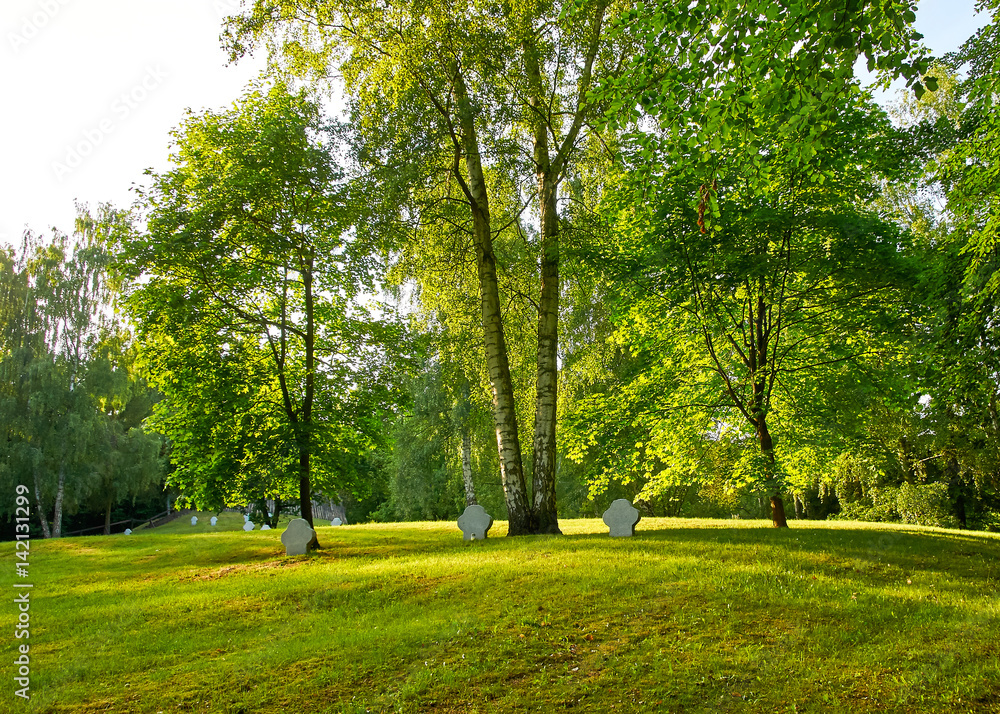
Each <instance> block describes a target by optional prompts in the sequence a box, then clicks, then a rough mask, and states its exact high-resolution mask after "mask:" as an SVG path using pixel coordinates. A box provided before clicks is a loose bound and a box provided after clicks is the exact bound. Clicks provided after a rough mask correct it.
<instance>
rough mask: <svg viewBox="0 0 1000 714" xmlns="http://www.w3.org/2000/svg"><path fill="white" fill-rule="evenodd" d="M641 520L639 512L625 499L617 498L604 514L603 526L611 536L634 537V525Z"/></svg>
mask: <svg viewBox="0 0 1000 714" xmlns="http://www.w3.org/2000/svg"><path fill="white" fill-rule="evenodd" d="M641 518H642V516H640V515H639V510H638V509H637V508H635V507H634V506H633V505H632V504H631V503H630V502H629V500H628V499H626V498H619V499H618V500H617V501H615V502H614V503H612V504H611V507H610V508H609V509H608V510H606V511H605V512H604V524H605V525H606V526H607V527H608V528H610V529H611V533H610V535H612V536H634V535H635V524H636V523H638V522H639V520H640V519H641Z"/></svg>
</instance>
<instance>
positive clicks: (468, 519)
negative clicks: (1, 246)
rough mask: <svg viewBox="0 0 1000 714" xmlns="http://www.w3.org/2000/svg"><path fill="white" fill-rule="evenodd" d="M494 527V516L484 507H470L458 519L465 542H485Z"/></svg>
mask: <svg viewBox="0 0 1000 714" xmlns="http://www.w3.org/2000/svg"><path fill="white" fill-rule="evenodd" d="M492 526H493V516H491V515H490V514H489V513H487V512H486V509H485V508H483V507H482V506H479V505H476V506H469V507H468V508H466V509H465V512H464V513H462V515H460V516H459V517H458V527H459V528H461V529H462V539H463V540H483V539H485V538H486V534H487V533H488V532H489V530H490V528H491V527H492Z"/></svg>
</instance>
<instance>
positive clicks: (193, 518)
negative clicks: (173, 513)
mask: <svg viewBox="0 0 1000 714" xmlns="http://www.w3.org/2000/svg"><path fill="white" fill-rule="evenodd" d="M191 525H192V526H196V525H198V516H191Z"/></svg>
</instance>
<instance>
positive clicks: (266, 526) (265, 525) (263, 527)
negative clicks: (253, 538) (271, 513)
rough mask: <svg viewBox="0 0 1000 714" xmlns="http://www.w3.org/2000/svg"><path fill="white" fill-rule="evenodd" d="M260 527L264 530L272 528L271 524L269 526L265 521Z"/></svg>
mask: <svg viewBox="0 0 1000 714" xmlns="http://www.w3.org/2000/svg"><path fill="white" fill-rule="evenodd" d="M260 529H261V530H262V531H269V530H271V526H269V525H267V524H266V523H265V524H264V525H262V526H261V527H260Z"/></svg>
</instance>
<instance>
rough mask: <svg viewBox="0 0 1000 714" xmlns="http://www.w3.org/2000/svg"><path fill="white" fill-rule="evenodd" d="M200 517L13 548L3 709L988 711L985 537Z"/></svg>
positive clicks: (989, 539)
mask: <svg viewBox="0 0 1000 714" xmlns="http://www.w3.org/2000/svg"><path fill="white" fill-rule="evenodd" d="M211 515H212V514H199V517H200V519H201V522H200V523H199V525H198V526H194V527H192V526H191V525H190V522H189V521H188V520H185V521H176V522H174V523H171V524H169V525H168V526H165V527H163V528H161V529H153V530H149V531H138V532H136V533H135V534H133V535H131V536H122V535H118V536H109V537H87V538H67V539H62V540H60V541H51V542H49V541H41V540H37V541H34V542H33V543H32V546H33V547H32V557H31V565H30V570H31V578H30V581H31V582H33V583H34V588H33V590H32V593H31V597H32V600H31V610H30V614H31V630H30V632H31V638H30V640H29V641H30V644H31V652H30V654H31V693H32V699H31V703H30V705H27V706H25V705H23V702H21V701H20V700H17V699H16V698H15V697H14V695H13V690H14V688H15V687H14V686H13V684H12V681H11V677H12V676H14V675H13V673H12V669H13V667H12V665H11V664H10V663H9V662H10V661H12V660H13V658H14V657H15V656H16V655H15V654H9V658H8V664H7V665H5V670H4V671H5V672H6V673H7V675H9V676H7V677H6V682H7V684H6V686H5V689H4V691H3V692H2V693H0V711H31V712H151V713H153V714H156V713H158V712H164V714H166V713H168V712H181V711H191V712H196V711H197V712H231V713H234V714H235V713H244V714H258V713H261V712H282V711H287V712H302V713H303V714H306V713H310V712H367V711H370V712H423V711H436V712H455V713H456V714H458V713H462V714H465V713H471V712H484V713H485V712H507V711H510V712H515V711H516V712H528V711H541V712H550V711H555V710H563V709H569V710H575V711H594V712H607V711H616V712H657V711H669V712H675V711H676V712H718V711H721V712H765V711H766V712H794V711H798V712H827V711H844V712H863V711H885V712H1000V597H998V593H1000V538H998V537H997V536H996V535H993V534H983V533H969V532H956V531H945V530H937V529H929V528H918V527H900V526H887V525H874V524H858V523H835V522H830V523H825V522H794V523H792V527H791V528H790V529H786V530H775V529H772V528H769V527H767V526H768V524H767V523H766V522H763V521H711V520H678V519H646V520H643V521H642V523H640V524H639V530H638V532H637V533H636V536H635V537H634V538H621V539H612V538H609V537H608V536H607V535H606V533H607V530H606V528H605V527H604V525H603V524H602V523H601V522H600V521H599V520H567V521H563V522H562V527H563V529H564V531H565V533H566V535H565V536H563V537H551V536H538V537H529V538H516V539H507V538H503V537H501V536H503V535H504V533H505V525H506V524H504V523H498V524H496V525H495V526H494V528H493V530H492V531H491V537H490V538H489V539H488V540H486V541H479V542H473V543H464V542H463V541H462V539H461V533H460V532H459V531H458V529H457V528H456V527H455V525H454V524H453V523H404V524H388V525H362V526H341V527H338V528H333V527H328V526H323V527H319V522H317V526H318V533H319V537H320V540H321V543H322V545H323V546H324V547H323V550H321V551H319V552H318V553H314V554H310V555H307V556H300V557H293V558H288V557H285V556H284V554H283V553H284V551H283V548H282V546H281V541H280V535H281V531H280V530H272V531H264V532H261V531H253V532H251V533H244V532H243V531H241V530H238V528H239V526H240V522H241V521H242V517H240V516H238V515H236V514H225V515H226V519H225V521H224V522H223V524H222V527H221V528H219V527H216V528H215V529H212V528H211V527H210V526H207V519H208V517H210V516H211ZM230 520H231V521H232V522H230ZM2 553H3V557H4V559H5V560H6V562H7V563H8V565H7V566H6V568H5V570H6V572H7V573H8V576H7V578H6V590H7V592H8V593H11V592H12V590H13V588H12V587H11V584H12V580H13V577H12V576H13V571H14V560H15V559H14V554H13V544H11V543H4V544H2ZM11 599H12V598H10V597H8V598H7V600H8V604H7V605H6V606H3V607H0V628H2V629H3V630H4V631H5V632H8V633H12V632H13V631H14V622H15V618H16V615H17V612H16V606H15V605H13V604H12V603H11ZM8 637H9V638H10V640H9V641H10V647H9V648H8V650H7V651H8V653H13V652H14V645H15V644H19V643H22V642H25V640H14V639H13V637H12V636H10V635H8Z"/></svg>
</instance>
